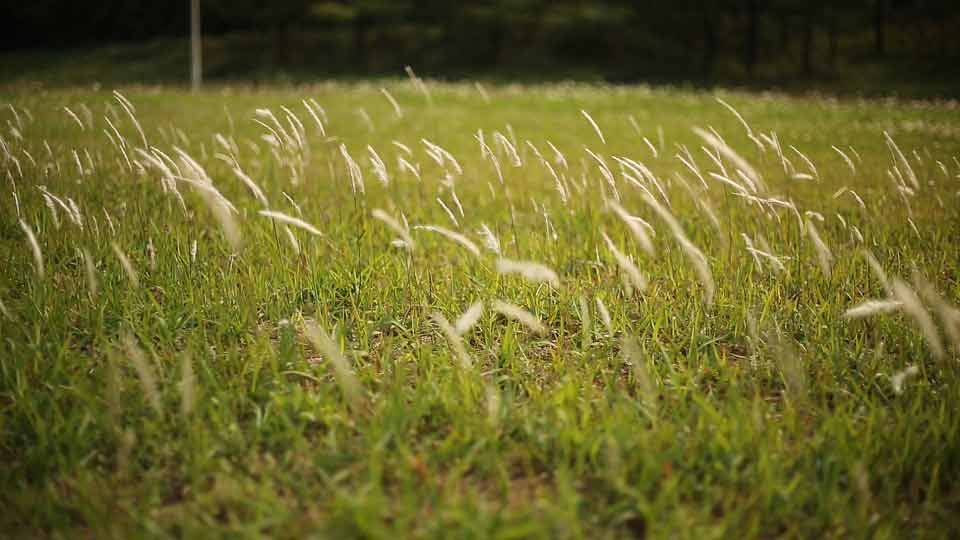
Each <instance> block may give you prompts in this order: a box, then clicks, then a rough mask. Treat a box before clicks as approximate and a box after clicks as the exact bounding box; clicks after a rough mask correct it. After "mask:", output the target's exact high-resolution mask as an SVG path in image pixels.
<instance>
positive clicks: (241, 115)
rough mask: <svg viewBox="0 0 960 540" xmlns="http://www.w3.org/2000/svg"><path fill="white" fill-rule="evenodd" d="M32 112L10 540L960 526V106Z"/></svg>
mask: <svg viewBox="0 0 960 540" xmlns="http://www.w3.org/2000/svg"><path fill="white" fill-rule="evenodd" d="M0 104H2V105H3V108H2V110H0V124H2V130H0V176H2V177H3V178H2V180H3V183H4V186H5V187H4V190H3V193H2V195H0V260H2V261H3V271H2V273H0V302H2V303H0V311H2V313H0V337H2V340H0V359H2V361H0V432H2V435H0V501H2V505H3V508H4V510H3V511H0V535H2V536H9V537H13V538H16V537H24V538H28V537H29V538H38V537H51V538H53V537H64V538H76V537H95V538H107V537H116V538H134V537H225V538H238V537H250V538H254V537H257V538H259V537H279V538H304V537H317V538H328V537H329V538H351V537H363V538H645V537H646V538H662V537H682V538H745V537H763V538H773V537H777V538H779V537H784V538H815V537H873V538H891V537H903V536H909V537H918V538H927V537H929V538H936V537H948V536H949V535H950V534H951V533H952V532H953V531H955V530H956V529H957V528H958V527H960V517H958V516H960V487H958V486H957V483H956V480H957V479H958V478H960V417H958V415H957V411H958V408H960V384H958V383H960V378H958V375H960V369H958V367H960V366H958V363H957V360H958V359H960V311H958V308H957V307H956V306H957V302H958V297H960V281H958V271H960V257H958V246H960V214H958V212H960V205H958V204H957V203H958V196H960V161H958V156H960V108H958V106H957V103H956V102H935V101H927V102H922V101H897V100H893V99H888V100H856V99H841V100H837V99H831V98H828V97H822V96H820V97H818V96H808V97H790V96H784V95H776V94H760V93H742V92H732V91H718V92H698V91H692V90H683V89H671V88H649V87H642V86H622V87H621V86H602V85H581V84H550V85H492V84H491V85H488V86H483V85H479V84H476V85H475V84H469V83H443V82H438V81H429V80H421V79H420V78H418V77H417V76H416V75H415V74H414V73H413V72H412V71H411V72H410V77H409V78H406V79H385V80H380V81H371V82H355V83H325V84H315V85H305V86H297V87H290V88H269V87H254V86H244V85H232V86H219V87H218V86H214V87H210V88H209V89H206V90H204V91H202V92H199V93H190V92H188V91H185V90H182V89H177V88H175V87H151V86H126V87H123V88H119V89H117V90H114V89H112V88H104V89H96V88H94V89H91V88H63V89H55V90H48V89H43V88H30V87H28V86H19V87H16V88H7V89H6V90H2V91H0Z"/></svg>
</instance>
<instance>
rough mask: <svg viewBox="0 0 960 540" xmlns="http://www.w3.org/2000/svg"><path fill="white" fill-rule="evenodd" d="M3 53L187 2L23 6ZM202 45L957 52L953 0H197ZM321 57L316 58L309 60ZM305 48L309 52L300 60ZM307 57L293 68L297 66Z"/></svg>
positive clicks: (726, 56)
mask: <svg viewBox="0 0 960 540" xmlns="http://www.w3.org/2000/svg"><path fill="white" fill-rule="evenodd" d="M11 4H12V5H10V6H8V7H7V8H6V10H7V21H8V23H7V25H6V29H7V31H6V33H5V34H4V35H2V36H0V44H2V47H3V48H4V49H7V50H12V49H33V48H47V49H49V48H55V49H59V48H71V47H82V46H87V45H92V44H99V43H105V42H118V41H135V40H136V41H139V40H145V39H149V38H154V37H161V36H183V35H185V34H186V33H187V31H188V28H189V25H188V18H189V9H188V6H189V2H188V0H172V1H164V2H157V1H155V0H102V1H101V2H63V1H62V0H30V1H27V2H13V3H11ZM202 6H203V18H204V32H205V34H206V35H208V36H218V35H236V34H244V35H256V36H260V37H261V38H262V41H263V43H265V47H266V48H268V49H269V50H270V52H271V56H272V58H271V63H272V65H275V66H276V67H277V68H279V69H283V68H285V67H292V68H296V67H298V66H300V67H306V66H308V65H310V62H311V61H313V62H315V63H318V64H325V65H327V66H337V67H339V68H341V69H344V70H346V69H349V70H353V71H355V72H358V73H365V72H376V71H378V70H389V71H396V66H397V65H398V64H400V65H402V64H403V63H415V64H417V65H420V66H424V67H428V68H431V69H436V70H445V69H446V70H453V71H457V70H463V71H466V70H475V69H498V68H502V67H504V66H507V67H510V66H513V67H515V68H517V69H521V68H522V69H529V70H532V71H537V70H546V71H549V70H551V69H555V68H557V67H563V68H567V69H569V68H577V67H583V68H584V69H591V70H593V71H595V72H602V73H607V74H611V75H612V76H614V77H623V78H643V77H648V76H650V75H653V76H657V75H663V76H666V77H670V76H683V77H690V78H697V79H704V80H709V79H712V78H714V77H717V76H731V75H733V76H740V77H746V78H749V77H754V76H758V77H760V76H762V77H787V76H790V77H800V76H809V75H812V74H818V73H831V72H833V71H834V70H837V69H839V66H841V65H842V64H843V63H849V62H856V61H862V60H871V61H874V60H877V59H881V61H882V59H884V58H888V57H897V58H916V59H931V58H933V59H941V60H942V59H947V58H953V57H957V56H958V55H960V32H957V30H960V0H843V1H837V0H671V1H669V2H664V1H654V0H647V1H641V0H633V1H630V0H606V1H587V0H459V1H454V0H273V1H266V0H202ZM316 49H322V50H316ZM305 51H310V53H309V54H308V53H306V52H305ZM308 56H309V57H311V59H310V60H305V57H308Z"/></svg>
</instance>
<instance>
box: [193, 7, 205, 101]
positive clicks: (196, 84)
mask: <svg viewBox="0 0 960 540" xmlns="http://www.w3.org/2000/svg"><path fill="white" fill-rule="evenodd" d="M190 82H191V83H192V87H193V90H194V91H197V90H199V89H200V83H201V82H203V48H202V47H201V45H200V0H190Z"/></svg>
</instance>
